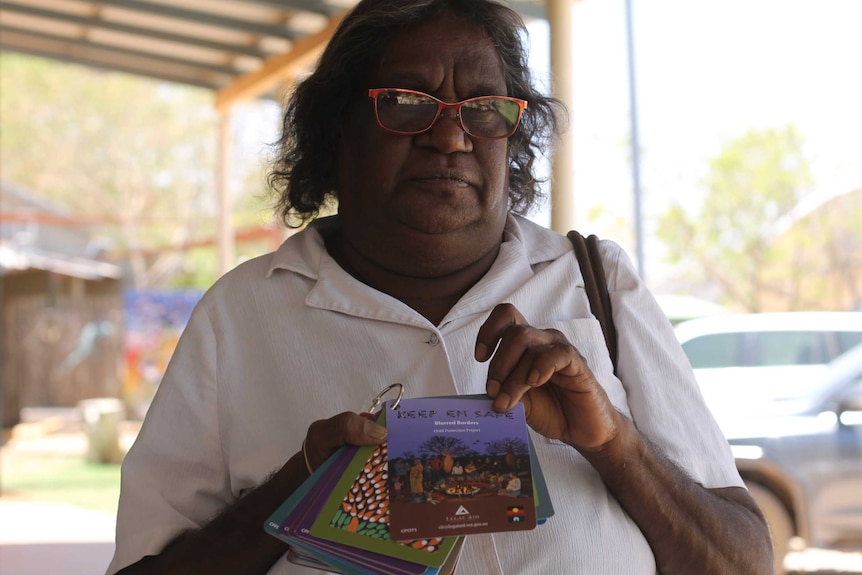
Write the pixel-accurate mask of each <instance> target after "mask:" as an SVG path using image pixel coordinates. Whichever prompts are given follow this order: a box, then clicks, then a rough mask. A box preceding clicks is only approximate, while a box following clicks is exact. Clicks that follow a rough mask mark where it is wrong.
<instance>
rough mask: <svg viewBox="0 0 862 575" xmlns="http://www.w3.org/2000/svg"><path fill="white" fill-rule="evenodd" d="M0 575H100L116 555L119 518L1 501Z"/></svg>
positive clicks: (52, 505)
mask: <svg viewBox="0 0 862 575" xmlns="http://www.w3.org/2000/svg"><path fill="white" fill-rule="evenodd" d="M0 518H2V519H0V575H45V574H46V573H58V574H64V575H97V574H101V573H104V572H105V569H107V567H108V563H109V562H110V561H111V556H112V555H113V553H114V517H113V516H112V515H109V514H107V513H103V512H98V511H91V510H88V509H81V508H79V507H75V506H73V505H67V504H62V503H46V502H40V501H16V500H10V499H8V498H3V497H0Z"/></svg>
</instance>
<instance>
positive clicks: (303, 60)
mask: <svg viewBox="0 0 862 575" xmlns="http://www.w3.org/2000/svg"><path fill="white" fill-rule="evenodd" d="M343 17H344V14H341V15H338V16H335V17H332V18H330V19H329V23H328V24H327V25H326V26H324V27H323V28H322V29H321V30H320V31H318V32H316V33H314V34H310V35H308V36H305V37H303V38H301V39H299V40H297V41H295V42H294V43H293V47H292V48H291V50H290V52H286V53H284V54H278V55H277V56H271V57H269V58H267V59H266V60H265V61H264V64H263V66H262V67H261V68H260V70H256V71H254V72H249V73H248V74H243V75H242V76H240V77H239V78H237V79H236V80H235V81H234V82H233V83H232V84H230V85H229V86H225V87H224V88H222V89H221V90H219V91H218V92H216V95H215V109H216V111H217V112H218V113H220V114H221V113H224V112H226V111H227V110H228V109H229V108H230V107H231V106H233V105H234V104H235V103H236V102H239V101H242V100H249V99H252V98H256V97H258V96H260V95H261V94H264V93H266V92H267V91H269V90H270V89H272V88H273V87H274V86H275V85H277V84H278V83H280V82H283V81H284V80H285V79H288V78H290V77H292V76H294V75H295V74H296V71H297V70H298V69H299V68H301V67H303V66H305V65H307V64H309V63H310V62H311V60H312V59H314V58H316V57H317V56H318V54H320V52H321V51H322V50H323V48H324V47H325V46H326V43H327V42H329V39H330V38H332V36H333V34H335V30H336V29H337V28H338V25H339V24H340V23H341V19H342V18H343Z"/></svg>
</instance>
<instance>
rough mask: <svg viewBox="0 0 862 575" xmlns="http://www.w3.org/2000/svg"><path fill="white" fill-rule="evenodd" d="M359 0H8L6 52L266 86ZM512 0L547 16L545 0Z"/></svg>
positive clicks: (2, 25)
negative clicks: (542, 0)
mask: <svg viewBox="0 0 862 575" xmlns="http://www.w3.org/2000/svg"><path fill="white" fill-rule="evenodd" d="M357 1H358V0H99V1H84V0H0V50H10V51H15V52H20V53H25V54H31V55H36V56H42V57H46V58H52V59H56V60H62V61H67V62H74V63H78V64H83V65H86V66H91V67H96V68H102V69H107V70H118V71H123V72H128V73H131V74H137V75H141V76H148V77H152V78H158V79H161V80H168V81H172V82H179V83H183V84H189V85H194V86H200V87H204V88H208V89H212V90H215V91H217V92H218V93H219V94H218V95H217V106H219V105H229V103H230V102H231V101H233V100H235V99H238V98H242V97H254V96H259V95H261V94H266V93H268V91H269V90H271V89H272V88H274V87H275V86H276V85H277V84H278V83H279V82H281V81H284V80H286V79H289V78H290V77H291V76H292V75H295V74H296V72H297V69H301V68H302V67H304V66H306V65H307V64H309V63H310V62H311V61H312V60H313V58H314V57H316V56H317V54H318V53H319V51H320V50H321V49H322V47H323V46H324V45H325V43H326V42H327V40H328V39H329V38H330V37H331V35H332V32H333V31H334V30H335V27H336V26H337V24H338V22H339V21H340V19H341V17H342V16H343V15H344V14H345V13H346V11H347V10H349V9H350V8H351V7H352V6H354V5H355V4H356V2H357ZM510 4H511V5H512V6H513V7H514V8H516V9H517V10H519V11H520V12H521V13H522V14H524V15H525V16H527V17H543V15H544V6H543V2H541V1H539V0H522V1H516V2H510Z"/></svg>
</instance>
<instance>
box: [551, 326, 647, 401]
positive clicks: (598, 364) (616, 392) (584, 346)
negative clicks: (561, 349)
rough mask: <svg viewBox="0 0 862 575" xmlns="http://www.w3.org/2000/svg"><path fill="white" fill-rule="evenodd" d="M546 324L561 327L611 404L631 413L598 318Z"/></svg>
mask: <svg viewBox="0 0 862 575" xmlns="http://www.w3.org/2000/svg"><path fill="white" fill-rule="evenodd" d="M546 327H548V328H553V329H556V330H558V331H560V332H561V333H562V334H563V335H564V336H565V337H566V339H567V340H569V343H571V344H572V345H574V346H575V348H576V349H577V350H578V351H579V352H580V354H581V355H582V356H584V359H586V361H587V365H588V366H589V368H590V370H592V372H593V375H595V376H596V379H597V380H598V382H599V384H600V385H601V386H602V387H603V388H604V390H605V393H607V394H608V397H609V398H610V400H611V403H613V404H614V407H616V408H617V409H619V410H620V411H621V412H623V413H624V414H625V415H627V416H631V414H630V411H629V406H628V398H627V396H626V392H625V389H624V388H623V385H622V383H621V382H620V380H619V379H618V378H617V376H616V375H614V365H613V362H612V361H611V356H610V354H609V352H608V346H607V345H606V344H605V336H604V334H603V333H602V326H601V324H600V323H599V320H597V319H596V318H594V317H588V318H577V319H570V320H566V321H555V322H551V323H550V324H549V325H547V326H546Z"/></svg>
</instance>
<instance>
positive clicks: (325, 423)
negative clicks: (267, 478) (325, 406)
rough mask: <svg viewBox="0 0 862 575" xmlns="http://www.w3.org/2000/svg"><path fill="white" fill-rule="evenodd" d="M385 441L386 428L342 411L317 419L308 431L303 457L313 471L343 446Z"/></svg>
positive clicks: (375, 443) (374, 443)
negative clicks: (332, 415)
mask: <svg viewBox="0 0 862 575" xmlns="http://www.w3.org/2000/svg"><path fill="white" fill-rule="evenodd" d="M384 441H386V428H385V427H384V426H382V425H378V424H376V423H374V422H373V421H371V420H370V419H368V418H366V417H363V416H362V415H359V414H358V413H353V412H350V411H345V412H343V413H339V414H338V415H336V416H334V417H330V418H329V419H319V420H317V421H315V422H314V423H312V424H311V425H310V426H309V427H308V432H307V433H306V436H305V457H307V462H308V465H309V466H311V469H312V470H314V469H317V468H318V467H320V466H321V465H322V464H323V462H324V461H326V460H327V459H328V458H329V456H330V455H332V454H333V453H335V452H336V451H337V450H338V448H339V447H341V446H342V445H344V444H350V445H378V444H380V443H383V442H384Z"/></svg>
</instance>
